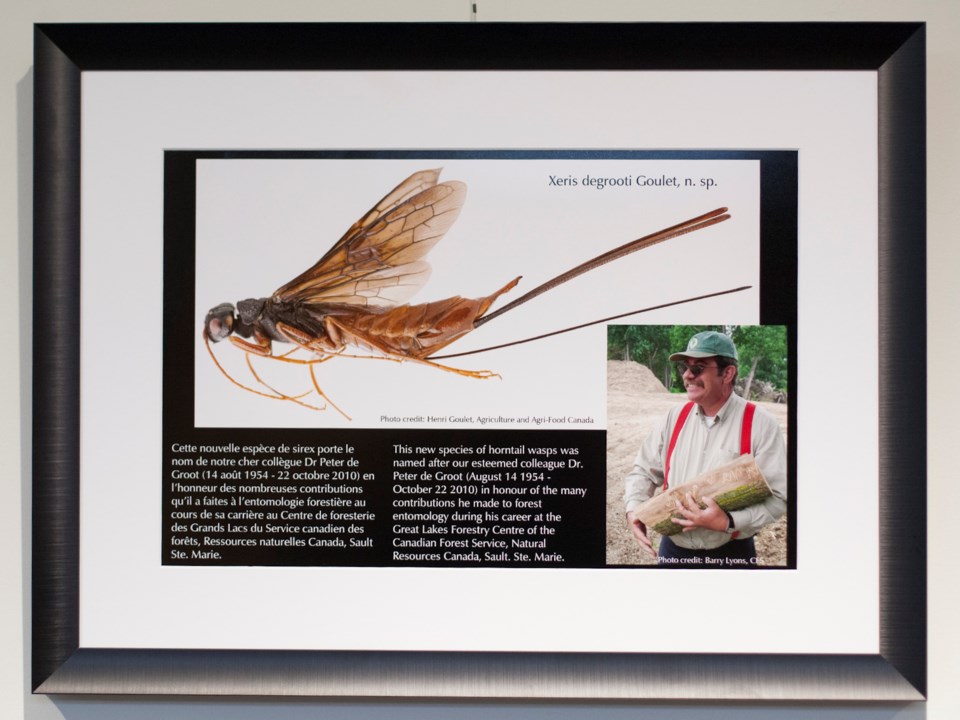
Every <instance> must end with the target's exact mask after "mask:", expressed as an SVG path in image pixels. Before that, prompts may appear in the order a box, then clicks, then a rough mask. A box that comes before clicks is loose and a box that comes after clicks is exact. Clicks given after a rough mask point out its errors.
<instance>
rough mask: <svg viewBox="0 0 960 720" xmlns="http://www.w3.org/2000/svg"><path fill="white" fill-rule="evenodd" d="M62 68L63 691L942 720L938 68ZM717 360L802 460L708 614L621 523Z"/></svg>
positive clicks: (56, 425)
mask: <svg viewBox="0 0 960 720" xmlns="http://www.w3.org/2000/svg"><path fill="white" fill-rule="evenodd" d="M757 48H764V51H763V52H762V53H760V52H757V50H756V49H757ZM35 52H36V62H35V177H36V180H35V211H34V212H35V215H34V231H35V260H34V268H35V304H34V307H35V315H34V337H35V349H36V350H35V364H34V398H35V407H34V445H33V447H34V457H33V467H34V490H33V508H34V516H33V525H34V540H33V553H34V554H33V575H34V580H33V623H34V626H33V687H34V690H35V692H40V693H97V694H116V693H121V694H123V693H126V694H223V695H301V696H341V697H342V696H367V697H369V696H387V697H390V696H395V697H402V696H406V697H531V698H558V697H581V698H611V699H614V698H657V699H707V698H710V699H723V700H743V699H760V700H801V699H802V700H838V699H843V700H869V701H877V700H890V701H903V700H915V699H921V698H922V697H923V696H924V693H925V684H926V679H925V677H926V663H925V655H926V646H925V632H926V616H925V610H924V608H925V579H926V568H925V552H926V550H925V539H924V536H925V503H926V497H925V466H924V462H925V461H924V457H925V444H926V430H925V400H924V393H923V392H922V386H923V382H922V381H920V380H917V381H915V382H912V383H911V384H909V385H908V384H907V383H904V382H902V378H904V377H912V378H923V377H924V375H923V369H924V367H925V335H924V322H923V319H924V317H925V306H924V281H925V274H924V272H925V271H924V262H925V224H924V223H925V220H924V217H925V188H924V173H925V168H924V159H923V158H924V152H925V144H924V143H925V140H924V102H925V96H924V83H925V77H924V27H923V25H922V24H910V23H889V24H886V23H885V24H879V23H878V24H863V23H851V24H789V23H788V24H510V23H504V24H476V23H474V24H463V25H457V24H397V25H393V24H376V25H367V24H322V25H314V24H309V25H307V24H304V25H297V24H282V25H259V24H204V25H96V24H93V25H38V26H37V27H36V36H35ZM338 238H339V239H338ZM428 253H429V256H428ZM704 332H707V333H714V334H715V335H716V336H718V337H720V338H727V339H726V340H719V341H716V342H730V341H731V340H730V339H731V338H732V339H733V340H734V341H736V343H737V344H738V346H739V347H740V357H739V363H740V374H741V375H742V376H744V377H741V381H744V380H746V381H747V384H748V385H752V384H753V380H754V370H756V369H757V368H758V367H762V366H761V360H762V356H763V352H766V353H767V355H768V356H776V359H777V362H776V363H775V369H772V370H770V371H769V373H770V374H768V375H765V376H764V378H773V379H772V380H769V381H768V385H769V387H768V388H767V390H768V391H769V394H768V395H767V396H765V398H761V399H758V400H757V404H758V405H761V406H763V405H764V404H769V405H770V406H771V413H770V414H767V413H766V411H765V410H764V409H763V407H761V408H760V410H759V411H758V412H760V413H761V415H762V416H763V417H774V416H775V417H777V418H779V419H780V422H779V423H774V422H773V421H772V420H771V421H770V422H771V423H772V424H769V425H767V426H764V427H769V428H771V429H770V431H769V432H770V433H771V437H772V438H775V439H776V443H777V446H778V447H782V448H783V449H782V454H781V455H780V456H779V459H778V461H777V466H776V468H775V469H774V470H773V471H771V470H769V467H770V466H769V464H768V465H763V463H761V466H762V467H763V469H764V475H765V476H766V481H767V486H768V487H767V491H768V492H767V494H766V495H764V498H765V499H752V500H751V501H750V502H751V503H757V504H756V505H754V504H751V505H750V506H749V508H754V509H756V510H757V512H756V513H754V512H753V510H749V508H748V511H745V510H742V509H738V508H734V509H732V510H730V509H727V508H723V509H725V510H727V512H728V513H729V517H730V519H731V523H732V524H731V525H730V526H729V527H728V528H727V532H728V533H730V532H732V533H734V535H736V534H737V533H739V530H737V529H736V528H738V527H739V528H744V534H745V535H750V536H751V537H750V538H749V541H750V543H754V540H756V544H757V545H758V546H760V551H759V553H758V555H757V557H756V558H753V556H751V558H753V559H751V560H750V561H749V563H747V564H749V565H751V567H744V566H738V565H737V564H736V563H729V565H730V567H726V568H720V567H711V566H702V567H693V566H692V565H693V563H690V565H691V567H686V568H681V570H682V571H681V572H676V571H674V570H675V569H674V568H669V567H664V563H663V562H662V561H661V559H662V558H664V557H666V554H665V551H664V549H663V548H664V547H665V545H664V543H667V544H669V543H672V542H674V541H673V540H667V539H666V538H667V536H668V535H670V533H671V532H673V531H672V530H666V529H662V532H661V533H660V534H658V535H656V537H654V536H653V535H652V534H651V536H650V537H652V538H654V542H659V543H660V549H659V550H658V551H657V555H656V557H654V555H652V554H651V553H649V552H647V551H645V550H644V548H643V546H642V544H638V542H637V541H635V540H634V538H632V537H631V530H630V526H629V525H628V523H627V521H626V517H625V516H624V512H625V510H626V508H625V506H624V504H623V503H624V491H623V489H622V486H621V483H622V480H623V477H624V474H625V473H628V471H629V468H630V466H631V464H636V463H639V462H640V460H639V458H640V457H641V455H642V453H640V454H638V450H640V445H641V443H643V442H644V441H642V440H641V437H643V436H641V435H637V434H633V430H634V429H635V428H634V427H633V425H632V424H631V423H634V422H635V421H636V420H637V418H639V417H641V416H649V417H651V418H654V419H655V416H656V417H660V416H661V415H663V414H664V413H665V412H666V410H665V409H658V410H654V408H666V407H667V406H668V405H671V404H673V405H677V404H678V401H682V400H683V395H682V393H681V394H679V395H677V394H671V393H670V387H671V385H672V380H671V375H670V373H671V372H675V373H679V374H680V376H682V377H694V378H696V377H699V376H700V375H702V373H703V369H702V368H700V369H699V370H698V369H695V370H694V371H689V364H690V363H692V361H690V362H688V365H687V366H681V367H673V366H670V365H669V364H664V363H662V362H661V361H660V360H656V359H655V355H656V353H655V352H654V351H653V348H652V345H653V344H655V342H656V339H657V338H668V340H667V344H668V345H669V346H670V349H669V350H668V351H667V354H670V356H671V357H672V358H674V360H675V356H678V357H681V358H684V357H686V358H688V360H689V358H691V357H693V358H696V357H699V355H697V350H696V347H697V345H696V343H697V340H698V338H701V337H705V336H702V333H704ZM711 342H713V341H711ZM724 347H726V346H725V345H724ZM760 347H764V348H767V350H765V351H761V350H758V349H757V348H760ZM641 348H644V349H643V350H642V351H641ZM684 348H685V349H684ZM770 348H773V349H772V350H771V349H770ZM734 352H735V351H734ZM714 354H717V353H714ZM710 357H712V355H711V356H710ZM623 358H626V360H627V361H628V362H624V360H623ZM638 361H642V362H638ZM644 363H645V364H644ZM671 368H673V369H671ZM748 368H749V370H750V372H749V374H748V373H747V372H746V371H747V370H748ZM674 377H676V376H674ZM703 382H706V381H703ZM711 382H712V381H711ZM765 382H767V381H766V380H765ZM644 383H648V385H647V386H643V384H644ZM918 383H919V388H918ZM759 385H760V382H759V376H758V377H757V384H756V385H755V386H753V389H754V390H756V387H759ZM640 386H643V387H641V390H642V392H640V394H639V395H637V394H636V393H635V391H636V390H637V388H638V387H640ZM704 387H705V386H704ZM624 388H626V389H628V390H629V391H630V394H629V397H627V395H625V394H624V393H622V392H621V391H622V390H623V389H624ZM644 388H645V389H644ZM691 388H692V389H691ZM741 391H742V392H745V393H746V394H747V395H748V396H750V390H749V389H746V390H741ZM697 392H698V391H697V390H696V383H693V385H691V384H690V383H689V382H688V386H687V394H688V395H689V396H690V397H691V399H694V398H695V397H699V396H701V395H697ZM704 392H706V390H704ZM654 393H658V395H657V396H656V397H654ZM752 397H755V396H752ZM618 403H619V404H618ZM658 403H665V404H658ZM774 405H778V406H779V407H777V408H772V406H774ZM671 406H672V405H671ZM750 412H751V413H752V412H753V411H752V410H751V411H750ZM720 417H721V421H720V422H721V425H722V416H720ZM751 417H753V416H751ZM651 422H653V420H651ZM627 425H630V427H629V428H628V427H627ZM664 427H665V426H664ZM744 427H746V425H744ZM754 427H757V425H756V420H754ZM627 430H630V432H626V431H627ZM644 432H645V433H648V432H649V430H645V431H644ZM645 436H646V435H645ZM747 437H748V438H749V433H747ZM621 438H623V439H621ZM754 439H756V435H755V436H754ZM615 440H616V441H615ZM651 442H652V441H651ZM743 447H744V450H743V451H744V452H746V454H751V450H750V443H749V440H748V441H747V443H746V445H745V446H743ZM671 453H672V446H671V451H669V452H668V456H671ZM734 454H736V453H734ZM634 457H636V458H637V459H636V460H634V459H633V458H634ZM673 457H677V456H676V455H673ZM758 461H759V454H758ZM677 462H678V463H679V462H680V461H679V460H678V461H677ZM684 462H685V461H684ZM678 467H679V466H675V467H674V472H675V473H680V472H681V470H679V469H678ZM691 467H692V466H691ZM691 472H692V471H691ZM663 484H664V485H666V478H665V477H664V480H663ZM630 492H631V491H630V489H629V487H628V489H627V491H626V500H627V502H628V503H629V502H630V497H631V495H630ZM718 497H719V496H718ZM627 507H628V508H632V507H633V506H632V505H629V504H628V505H627ZM691 507H692V506H691ZM760 508H766V509H765V510H761V509H760ZM631 512H632V511H631ZM690 512H694V513H696V512H699V511H696V510H690ZM741 512H746V514H738V513H741ZM674 518H675V519H679V516H674ZM751 518H753V519H755V518H762V520H756V521H755V524H756V527H754V526H753V525H752V524H744V523H746V522H747V521H748V519H750V520H749V522H750V523H752V522H754V520H753V519H751ZM738 519H739V520H738ZM658 527H660V526H658ZM754 532H755V533H756V534H755V536H754ZM661 536H662V538H661ZM690 537H692V538H696V537H697V536H696V535H695V534H694V535H691V536H690ZM703 537H706V536H705V535H703ZM746 539H747V538H746V537H745V538H744V539H743V541H744V542H745V541H746ZM676 542H679V543H680V544H681V547H682V545H683V542H684V541H682V540H676ZM724 542H726V538H724ZM677 562H680V561H677ZM746 562H747V561H745V563H746ZM756 566H759V568H758V567H756ZM757 569H761V570H763V572H756V571H755V570H757ZM651 621H652V622H651ZM730 628H736V630H731V629H730Z"/></svg>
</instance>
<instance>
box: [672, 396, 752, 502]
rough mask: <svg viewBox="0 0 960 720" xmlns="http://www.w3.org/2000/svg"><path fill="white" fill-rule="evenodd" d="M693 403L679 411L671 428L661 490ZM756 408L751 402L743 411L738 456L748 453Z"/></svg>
mask: <svg viewBox="0 0 960 720" xmlns="http://www.w3.org/2000/svg"><path fill="white" fill-rule="evenodd" d="M693 405H694V404H693V402H692V401H691V402H688V403H687V404H686V405H684V406H683V408H682V409H681V410H680V416H679V417H678V418H677V424H676V425H674V426H673V434H672V435H670V446H669V447H668V448H667V460H666V463H665V464H664V468H663V489H664V490H666V489H667V487H668V486H667V478H668V477H669V475H670V458H671V457H672V456H673V448H674V447H676V444H677V438H678V437H680V430H682V429H683V424H684V423H685V422H686V421H687V416H688V415H689V414H690V411H691V410H693ZM756 409H757V406H756V405H754V404H753V403H752V402H748V403H747V407H745V408H744V410H743V425H742V426H741V427H740V454H741V455H746V454H747V453H748V452H750V440H751V433H752V431H753V413H754V411H755V410H756Z"/></svg>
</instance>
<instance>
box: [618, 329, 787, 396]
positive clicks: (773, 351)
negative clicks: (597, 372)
mask: <svg viewBox="0 0 960 720" xmlns="http://www.w3.org/2000/svg"><path fill="white" fill-rule="evenodd" d="M704 330H715V331H717V332H721V333H725V334H726V335H729V336H730V337H731V338H733V342H734V344H736V346H737V353H738V354H739V356H740V376H741V377H744V376H746V374H747V373H749V372H750V370H751V369H753V373H754V375H753V380H754V382H756V381H766V382H769V383H771V384H772V385H773V386H774V387H775V388H777V389H778V390H782V391H784V392H785V391H786V389H787V329H786V327H784V326H782V325H610V326H609V327H608V328H607V359H608V360H631V361H633V362H638V363H641V364H643V365H646V366H647V367H648V368H650V370H651V372H653V374H654V375H656V376H657V378H659V380H660V381H661V382H662V383H663V384H664V386H665V387H666V388H667V389H668V390H670V391H672V392H682V391H683V382H682V381H681V379H680V375H679V374H678V373H677V372H676V370H675V368H674V367H673V364H672V363H671V362H670V361H669V359H668V358H669V357H670V355H671V354H672V353H675V352H679V351H681V350H683V349H684V348H685V347H686V346H687V341H688V340H690V338H691V337H693V336H694V335H696V334H697V333H698V332H703V331H704ZM754 361H756V367H754Z"/></svg>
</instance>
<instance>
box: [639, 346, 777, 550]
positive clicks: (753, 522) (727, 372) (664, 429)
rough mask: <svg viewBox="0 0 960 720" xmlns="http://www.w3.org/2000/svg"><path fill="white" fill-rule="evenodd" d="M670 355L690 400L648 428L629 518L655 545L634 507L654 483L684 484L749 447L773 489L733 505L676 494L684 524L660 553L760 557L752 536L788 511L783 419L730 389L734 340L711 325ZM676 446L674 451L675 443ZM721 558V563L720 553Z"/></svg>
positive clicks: (647, 544)
mask: <svg viewBox="0 0 960 720" xmlns="http://www.w3.org/2000/svg"><path fill="white" fill-rule="evenodd" d="M670 360H671V361H672V362H673V361H675V362H677V365H678V369H680V370H682V371H683V382H684V386H685V387H686V390H687V398H688V399H689V400H690V402H688V403H685V404H683V405H678V406H677V407H676V408H674V409H673V410H671V411H670V412H669V413H668V414H667V417H666V418H665V419H664V421H663V422H662V423H661V425H660V426H659V427H658V428H657V429H656V430H654V431H653V432H651V433H650V434H649V435H648V436H647V438H646V440H645V441H644V443H643V446H642V447H641V448H640V451H639V452H638V453H637V457H636V460H634V466H633V470H632V471H631V472H630V474H629V475H627V479H626V492H625V494H624V500H625V501H626V508H627V523H628V524H629V526H630V531H631V532H632V533H633V536H634V537H635V538H636V540H637V542H638V543H640V545H641V546H642V547H644V548H646V549H647V550H648V551H649V552H651V553H653V552H654V551H653V545H652V543H651V542H650V539H649V538H648V537H647V529H646V527H645V526H644V525H643V523H642V522H640V520H638V519H637V518H636V517H635V516H634V513H633V511H634V510H635V509H636V508H637V507H638V506H639V505H640V504H641V503H643V502H644V501H645V500H648V499H649V498H651V497H652V496H653V494H654V491H655V490H656V488H657V487H662V486H664V481H665V480H666V482H667V485H668V486H669V487H681V486H683V485H684V484H685V483H688V482H690V481H692V480H693V479H694V478H696V477H697V476H699V475H701V474H703V473H704V472H706V471H708V470H712V469H713V468H716V467H720V466H722V465H726V464H727V463H730V462H732V461H734V460H735V459H736V458H737V457H738V456H739V455H741V454H742V451H743V450H745V449H746V448H745V447H744V444H746V443H748V445H747V447H748V448H749V452H750V453H751V454H752V455H753V456H754V459H755V460H756V462H757V465H758V467H759V468H760V472H761V473H762V474H763V476H764V478H766V480H767V483H768V484H769V485H770V489H771V490H772V491H773V495H772V497H769V498H767V500H765V501H764V502H762V503H759V504H756V505H752V506H750V507H747V508H743V509H742V510H735V511H733V512H729V513H728V512H726V511H724V510H723V509H722V508H721V507H720V506H719V505H717V503H716V502H714V501H713V498H709V497H707V498H702V500H703V502H704V503H705V505H706V507H705V508H703V509H701V508H700V507H699V505H698V504H697V503H696V502H695V501H694V499H693V497H692V496H691V495H690V494H689V493H681V494H680V500H678V501H677V511H678V512H679V513H680V517H679V518H677V519H676V520H675V521H674V522H675V523H676V524H678V525H681V526H682V527H683V532H682V533H678V534H676V535H673V536H669V537H667V536H664V537H663V538H661V540H660V548H659V552H658V553H657V556H658V558H657V559H658V562H659V564H660V565H661V566H663V567H671V566H676V567H697V566H699V567H703V566H705V563H706V561H707V559H709V560H712V561H714V562H713V563H711V564H710V565H708V566H709V567H719V566H721V563H722V566H723V567H752V566H753V565H755V564H756V557H757V555H756V548H755V546H754V541H753V536H754V535H755V534H756V533H757V532H759V531H760V529H761V528H762V527H764V526H765V525H767V524H769V523H772V522H774V521H775V520H777V518H779V517H780V516H781V515H783V513H784V512H785V511H786V507H787V505H786V499H787V450H786V445H785V443H784V441H783V435H782V433H781V431H780V425H779V423H777V421H776V420H775V419H774V418H773V417H772V416H771V415H770V414H769V413H767V412H765V411H763V410H762V409H760V408H756V407H755V406H753V404H752V403H747V401H745V400H744V399H743V398H741V397H740V396H738V395H736V394H735V393H734V392H733V384H734V381H735V380H736V378H737V362H738V357H737V348H736V346H735V345H734V344H733V341H732V340H731V339H730V338H729V337H727V336H726V335H723V334H722V333H717V332H713V331H708V332H702V333H698V334H696V335H694V336H693V337H692V338H691V339H690V342H689V343H688V344H687V348H686V350H684V351H683V352H678V353H674V354H673V355H671V356H670ZM671 447H672V451H671ZM717 560H720V561H721V562H720V563H717V562H716V561H717Z"/></svg>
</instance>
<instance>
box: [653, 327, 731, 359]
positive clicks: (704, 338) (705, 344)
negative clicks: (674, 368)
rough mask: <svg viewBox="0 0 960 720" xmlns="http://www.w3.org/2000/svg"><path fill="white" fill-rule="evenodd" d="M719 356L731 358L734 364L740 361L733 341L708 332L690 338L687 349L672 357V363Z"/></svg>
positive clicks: (716, 333) (710, 331)
mask: <svg viewBox="0 0 960 720" xmlns="http://www.w3.org/2000/svg"><path fill="white" fill-rule="evenodd" d="M717 356H720V357H725V358H730V359H731V360H733V361H734V362H739V361H740V360H739V358H738V357H737V346H736V345H734V344H733V340H731V339H730V338H729V337H727V336H726V335H724V334H723V333H718V332H715V331H713V330H707V331H705V332H702V333H697V334H696V335H694V336H693V337H692V338H690V342H688V343H687V349H686V350H684V351H683V352H678V353H674V354H673V355H671V356H670V361H671V362H672V361H674V360H682V359H684V358H705V357H717Z"/></svg>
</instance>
